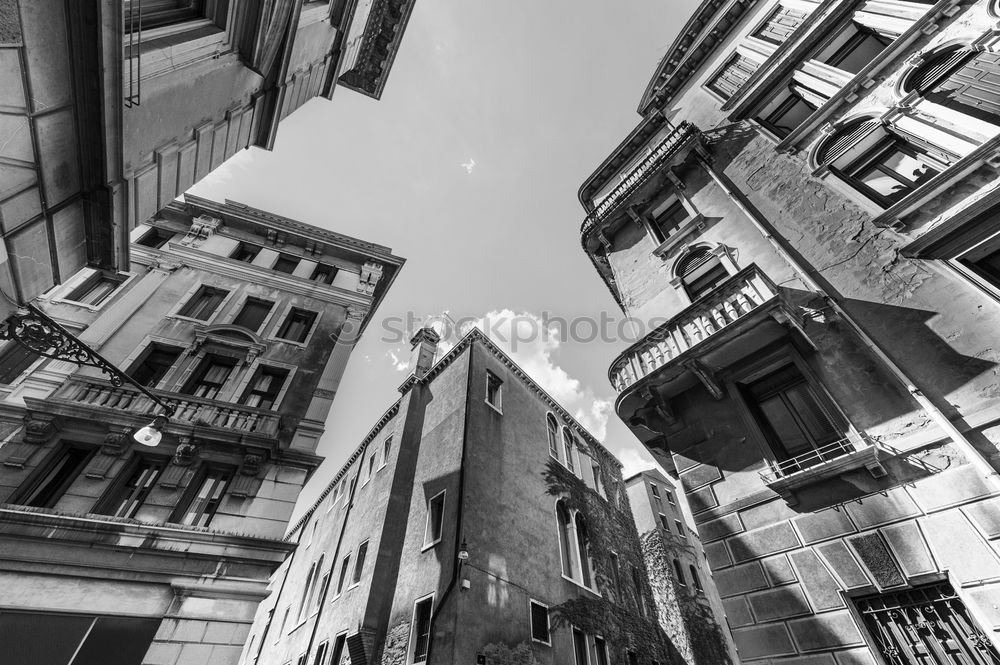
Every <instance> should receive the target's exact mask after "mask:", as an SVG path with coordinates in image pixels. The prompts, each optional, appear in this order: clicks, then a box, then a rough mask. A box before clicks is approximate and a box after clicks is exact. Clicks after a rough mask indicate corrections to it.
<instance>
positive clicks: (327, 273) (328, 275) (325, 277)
mask: <svg viewBox="0 0 1000 665" xmlns="http://www.w3.org/2000/svg"><path fill="white" fill-rule="evenodd" d="M336 276H337V269H336V268H334V267H333V266H328V265H326V264H325V263H317V264H316V269H315V270H313V274H312V277H310V279H311V280H312V281H314V282H320V283H321V284H333V278H334V277H336Z"/></svg>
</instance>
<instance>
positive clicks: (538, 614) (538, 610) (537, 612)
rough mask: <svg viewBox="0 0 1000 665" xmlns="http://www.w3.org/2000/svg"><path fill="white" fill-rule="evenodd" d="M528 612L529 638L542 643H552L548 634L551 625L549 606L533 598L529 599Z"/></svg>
mask: <svg viewBox="0 0 1000 665" xmlns="http://www.w3.org/2000/svg"><path fill="white" fill-rule="evenodd" d="M529 614H530V619H531V639H532V641H534V642H541V643H542V644H549V645H551V644H552V638H551V637H550V635H549V632H550V630H551V627H550V625H549V608H548V606H547V605H543V604H541V603H539V602H538V601H535V600H530V601H529Z"/></svg>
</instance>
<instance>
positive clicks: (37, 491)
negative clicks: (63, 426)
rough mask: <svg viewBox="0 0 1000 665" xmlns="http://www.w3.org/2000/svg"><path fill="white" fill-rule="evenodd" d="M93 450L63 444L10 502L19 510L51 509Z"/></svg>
mask: <svg viewBox="0 0 1000 665" xmlns="http://www.w3.org/2000/svg"><path fill="white" fill-rule="evenodd" d="M94 451H95V449H94V448H90V447H89V446H80V445H76V444H64V445H63V446H62V447H61V448H60V449H59V450H58V451H56V452H55V453H54V454H53V455H52V456H50V457H49V459H48V460H46V462H45V465H44V467H43V470H42V471H41V473H36V475H35V477H34V478H33V479H32V480H31V481H30V482H29V483H27V484H26V485H25V487H24V489H23V490H22V491H19V492H18V495H19V496H18V497H17V498H16V499H14V500H12V501H11V503H16V504H19V505H22V506H32V507H34V508H52V507H54V506H55V505H56V503H58V501H59V499H61V498H62V496H63V494H65V493H66V490H68V489H69V486H70V485H72V484H73V481H74V480H76V479H77V477H78V476H79V475H80V474H81V473H82V472H83V469H84V468H85V467H86V466H87V463H88V462H89V461H90V459H91V458H92V457H93V456H94Z"/></svg>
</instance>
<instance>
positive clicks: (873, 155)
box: [843, 138, 948, 207]
mask: <svg viewBox="0 0 1000 665" xmlns="http://www.w3.org/2000/svg"><path fill="white" fill-rule="evenodd" d="M946 168H948V165H947V164H945V163H943V162H941V161H939V160H937V159H934V158H932V157H931V156H930V155H927V154H925V153H922V152H920V151H919V150H917V149H916V148H914V147H913V146H910V145H908V144H906V143H904V142H903V141H901V140H899V139H897V138H892V139H889V140H888V141H886V142H883V143H880V144H879V145H877V146H875V147H874V148H873V149H872V150H870V151H868V152H866V153H865V154H863V155H861V156H860V157H859V158H858V159H856V160H854V161H853V162H851V163H850V164H848V165H847V166H846V168H845V169H844V171H843V174H844V175H845V176H846V177H847V179H848V181H849V182H851V184H853V185H854V186H855V187H857V188H858V189H860V190H861V191H862V192H863V193H864V194H866V195H868V196H869V198H871V199H873V200H875V201H876V202H878V203H879V204H881V205H883V206H885V207H888V206H890V205H892V204H893V203H896V202H897V201H900V200H901V199H903V198H904V197H906V196H907V195H908V194H909V193H910V192H912V191H913V190H915V189H916V188H917V187H920V186H921V185H922V184H924V183H925V182H927V181H928V180H930V179H931V178H933V177H934V176H936V175H937V174H938V173H940V172H941V171H943V170H944V169H946Z"/></svg>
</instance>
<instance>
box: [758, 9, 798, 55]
mask: <svg viewBox="0 0 1000 665" xmlns="http://www.w3.org/2000/svg"><path fill="white" fill-rule="evenodd" d="M807 16H808V14H807V13H806V12H804V11H802V10H801V9H792V8H790V7H782V6H781V5H779V6H778V8H777V9H775V10H774V13H772V14H771V16H770V17H768V19H767V21H765V22H764V24H763V25H762V26H760V27H759V28H758V29H757V30H756V31H755V32H754V33H753V36H754V37H756V38H757V39H762V40H764V41H765V42H770V43H771V44H774V45H776V46H781V44H783V43H784V42H785V40H786V39H788V38H789V37H791V36H792V33H793V32H795V30H796V29H797V28H798V27H799V26H800V25H802V22H803V21H804V20H805V19H806V17H807Z"/></svg>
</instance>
